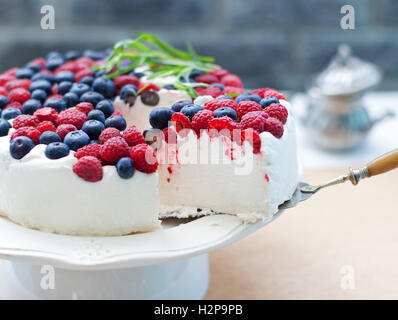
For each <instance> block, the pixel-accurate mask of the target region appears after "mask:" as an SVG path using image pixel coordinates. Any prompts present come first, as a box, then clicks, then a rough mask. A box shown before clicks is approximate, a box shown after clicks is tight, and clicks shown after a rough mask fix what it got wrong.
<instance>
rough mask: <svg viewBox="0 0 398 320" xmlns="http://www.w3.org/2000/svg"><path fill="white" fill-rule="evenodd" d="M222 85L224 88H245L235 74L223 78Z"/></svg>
mask: <svg viewBox="0 0 398 320" xmlns="http://www.w3.org/2000/svg"><path fill="white" fill-rule="evenodd" d="M221 83H222V84H223V85H224V86H226V87H227V86H228V87H236V88H243V84H242V81H241V80H240V78H239V77H238V76H237V75H235V74H227V75H225V76H224V77H222V78H221Z"/></svg>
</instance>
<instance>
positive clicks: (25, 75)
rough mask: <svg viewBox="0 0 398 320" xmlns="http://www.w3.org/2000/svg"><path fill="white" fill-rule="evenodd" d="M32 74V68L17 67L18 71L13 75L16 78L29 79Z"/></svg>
mask: <svg viewBox="0 0 398 320" xmlns="http://www.w3.org/2000/svg"><path fill="white" fill-rule="evenodd" d="M33 75H34V72H33V70H32V69H29V68H21V69H18V71H17V72H16V73H15V77H16V78H17V79H30V78H32V77H33Z"/></svg>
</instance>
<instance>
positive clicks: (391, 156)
mask: <svg viewBox="0 0 398 320" xmlns="http://www.w3.org/2000/svg"><path fill="white" fill-rule="evenodd" d="M395 168H398V149H395V150H393V151H391V152H388V153H386V154H383V155H382V156H380V157H378V158H377V159H375V160H373V161H371V162H369V163H368V164H367V165H366V169H367V170H368V174H369V177H372V176H376V175H378V174H381V173H384V172H387V171H390V170H392V169H395Z"/></svg>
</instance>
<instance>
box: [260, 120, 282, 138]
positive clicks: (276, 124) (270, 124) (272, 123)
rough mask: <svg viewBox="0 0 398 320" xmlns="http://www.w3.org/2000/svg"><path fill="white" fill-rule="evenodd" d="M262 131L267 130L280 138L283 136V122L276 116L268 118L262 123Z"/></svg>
mask: <svg viewBox="0 0 398 320" xmlns="http://www.w3.org/2000/svg"><path fill="white" fill-rule="evenodd" d="M264 131H268V132H270V133H272V134H273V135H274V136H275V137H276V138H278V139H280V138H281V137H282V136H283V124H282V122H280V121H279V120H278V119H276V118H268V119H266V120H265V123H264Z"/></svg>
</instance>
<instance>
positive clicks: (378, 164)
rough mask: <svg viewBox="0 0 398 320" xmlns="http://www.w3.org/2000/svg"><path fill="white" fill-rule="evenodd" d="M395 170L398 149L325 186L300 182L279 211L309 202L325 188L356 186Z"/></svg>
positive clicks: (328, 182)
mask: <svg viewBox="0 0 398 320" xmlns="http://www.w3.org/2000/svg"><path fill="white" fill-rule="evenodd" d="M395 168H398V149H395V150H393V151H391V152H388V153H385V154H383V155H382V156H380V157H378V158H376V159H374V160H372V161H370V162H369V163H368V164H367V165H365V166H363V167H361V168H358V169H352V168H349V171H348V173H347V174H345V175H342V176H339V177H337V178H335V179H332V180H330V181H327V182H325V183H323V184H320V185H317V186H313V185H310V184H308V183H305V182H300V184H299V186H298V188H297V190H296V192H295V193H294V194H293V197H292V198H291V199H290V200H289V201H286V202H285V203H283V204H281V205H280V206H279V209H287V208H292V207H295V206H297V205H298V204H299V202H301V201H304V200H307V199H308V198H310V197H311V196H312V195H313V194H314V193H317V192H318V191H319V190H321V189H323V188H326V187H329V186H333V185H336V184H340V183H344V182H346V181H351V183H352V184H353V185H354V186H356V185H357V184H358V183H359V181H360V180H361V179H364V178H370V177H373V176H377V175H379V174H382V173H385V172H388V171H390V170H393V169H395Z"/></svg>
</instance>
